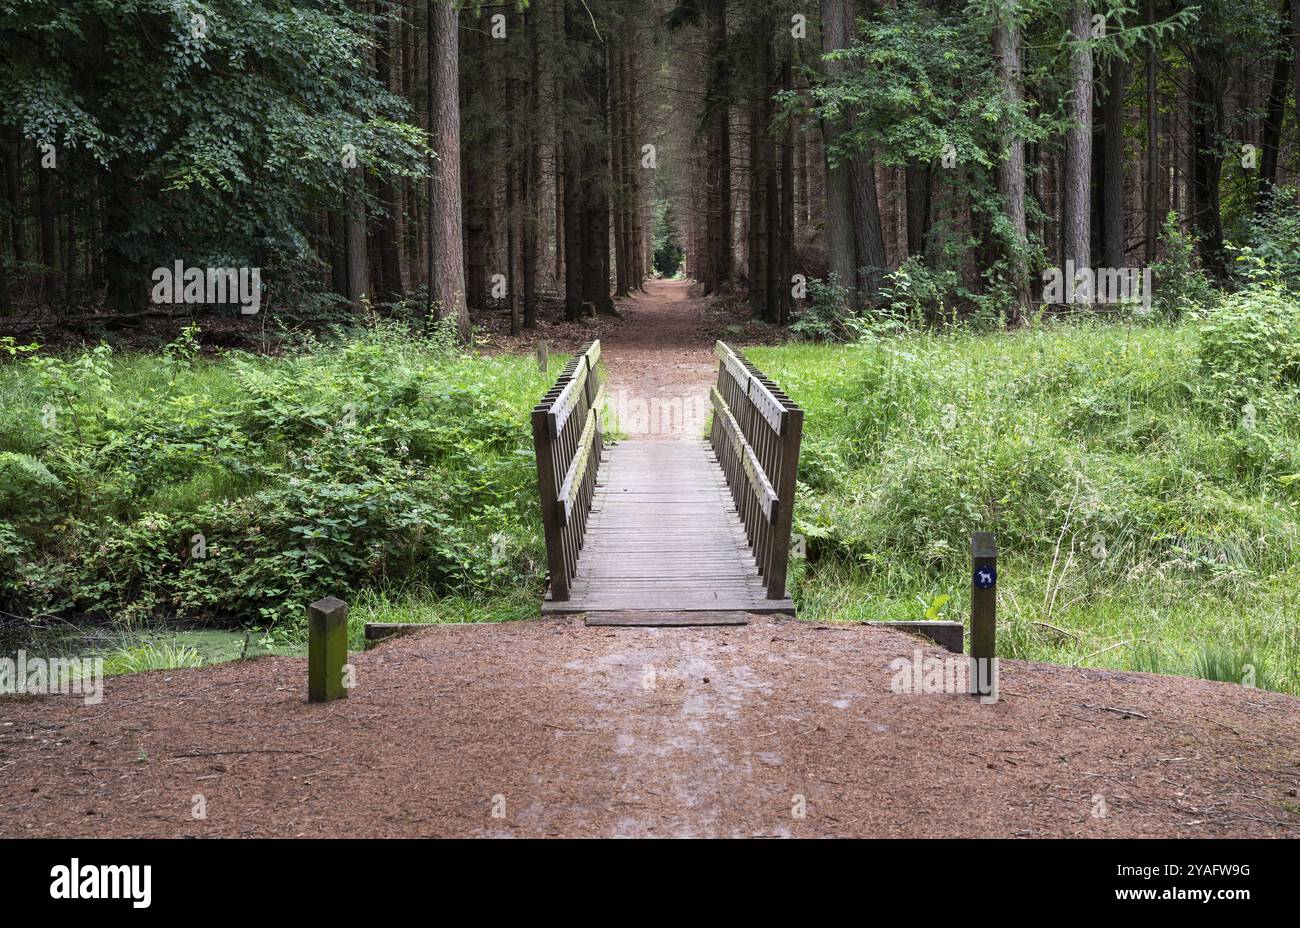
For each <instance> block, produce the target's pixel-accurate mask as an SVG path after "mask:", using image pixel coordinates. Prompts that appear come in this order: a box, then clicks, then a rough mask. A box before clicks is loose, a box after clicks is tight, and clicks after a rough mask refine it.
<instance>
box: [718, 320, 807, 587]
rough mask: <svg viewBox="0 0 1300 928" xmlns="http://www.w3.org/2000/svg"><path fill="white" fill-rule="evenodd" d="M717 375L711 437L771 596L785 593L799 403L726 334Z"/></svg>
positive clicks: (799, 438)
mask: <svg viewBox="0 0 1300 928" xmlns="http://www.w3.org/2000/svg"><path fill="white" fill-rule="evenodd" d="M714 354H716V355H717V358H718V362H719V363H718V383H717V385H716V386H715V387H714V388H713V389H712V390H711V391H710V394H709V395H710V399H711V401H712V404H713V407H714V411H715V412H714V416H713V428H712V429H711V431H710V433H709V441H710V444H712V446H713V450H714V453H715V454H716V455H717V458H718V463H719V464H720V465H721V467H722V472H723V475H724V476H725V477H726V480H727V486H728V487H729V488H730V489H731V495H732V499H733V501H734V502H735V504H736V512H737V514H738V515H739V516H740V520H741V522H742V524H743V525H744V528H745V537H746V538H747V539H748V541H749V543H750V546H751V547H752V548H753V550H754V561H755V566H756V567H757V568H758V572H759V574H760V575H761V576H762V577H763V578H764V582H765V584H766V586H767V595H768V598H769V599H782V598H784V597H785V595H786V590H785V581H786V576H787V574H788V571H789V560H790V531H791V527H792V524H793V517H794V491H795V484H796V481H797V476H798V465H799V445H800V442H801V441H802V438H803V410H802V409H800V408H799V407H798V406H797V405H796V404H795V403H794V402H793V401H792V400H791V399H790V398H789V397H788V396H787V395H786V394H785V393H784V392H783V391H782V390H781V389H780V388H778V387H777V386H776V384H775V383H773V382H772V380H771V379H770V378H768V377H767V376H765V375H764V374H763V372H762V371H760V370H759V369H758V368H757V367H755V366H754V365H753V364H751V363H750V362H749V361H748V360H747V359H746V358H745V357H744V356H743V355H740V354H738V353H737V352H736V351H734V350H733V349H732V348H731V346H729V345H727V344H726V343H725V342H722V341H719V342H717V343H716V344H715V345H714Z"/></svg>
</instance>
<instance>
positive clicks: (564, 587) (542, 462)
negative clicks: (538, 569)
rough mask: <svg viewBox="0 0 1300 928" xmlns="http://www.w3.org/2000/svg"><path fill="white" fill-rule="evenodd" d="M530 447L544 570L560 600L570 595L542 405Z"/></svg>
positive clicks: (552, 449) (535, 417)
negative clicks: (534, 458) (534, 466)
mask: <svg viewBox="0 0 1300 928" xmlns="http://www.w3.org/2000/svg"><path fill="white" fill-rule="evenodd" d="M533 447H534V449H536V451H537V491H538V495H539V496H541V503H542V530H543V532H544V533H545V535H546V571H547V573H548V574H549V575H550V581H551V599H552V600H555V601H557V602H563V601H564V600H567V599H568V598H569V567H568V565H567V564H566V563H565V561H564V545H563V542H562V538H561V532H562V531H563V529H562V528H561V526H560V514H559V512H558V511H557V506H556V496H557V495H558V494H559V490H560V486H559V481H558V480H557V479H556V473H555V446H554V445H553V444H552V442H551V427H550V423H549V421H548V418H547V412H546V409H545V408H541V407H539V408H537V409H534V410H533Z"/></svg>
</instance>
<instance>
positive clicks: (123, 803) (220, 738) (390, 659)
mask: <svg viewBox="0 0 1300 928" xmlns="http://www.w3.org/2000/svg"><path fill="white" fill-rule="evenodd" d="M620 307H621V309H622V310H623V312H624V314H625V315H624V318H623V319H611V320H608V329H607V330H606V331H605V332H603V333H602V336H601V337H602V340H603V345H604V357H605V361H606V364H607V367H608V371H609V384H610V388H611V390H612V399H613V402H614V403H615V405H617V403H618V397H619V393H620V391H622V392H623V394H624V395H625V396H626V397H627V398H628V402H629V404H630V403H632V402H633V401H634V399H635V397H638V396H639V397H642V398H644V399H645V400H647V403H648V400H649V399H653V398H658V399H659V400H660V401H663V400H665V399H666V400H669V401H670V402H669V406H670V408H671V400H672V399H673V398H684V397H689V396H697V397H704V396H707V392H708V386H709V383H710V382H711V381H712V379H713V371H714V367H713V364H714V362H713V360H712V357H711V350H712V340H713V337H714V335H715V333H717V332H720V331H721V329H722V327H724V326H726V325H732V324H733V323H731V322H730V321H729V320H726V319H725V317H724V315H723V313H724V310H720V309H719V308H718V307H717V306H716V304H714V303H713V302H712V301H705V300H692V299H690V298H689V297H688V295H687V289H686V285H685V284H681V283H671V282H653V283H651V284H650V285H649V292H648V293H647V294H645V295H638V296H637V297H633V298H631V299H629V300H627V301H623V302H622V303H621V304H620ZM662 405H663V404H662V402H661V406H662ZM647 425H655V423H647ZM633 437H639V438H686V437H689V429H685V430H684V429H683V428H680V427H678V428H674V427H673V426H672V425H671V424H669V427H668V428H664V427H663V423H662V422H660V423H658V425H657V427H655V428H651V429H649V430H648V434H638V435H635V436H633ZM952 657H953V656H952V655H948V654H947V653H946V652H943V651H940V650H937V649H936V648H934V647H932V646H930V645H929V644H927V643H924V642H921V641H920V640H918V639H913V638H910V637H908V636H906V635H903V634H899V633H896V632H891V631H885V630H881V629H873V628H867V627H863V626H860V625H850V624H844V625H837V626H834V627H828V626H817V625H812V624H809V623H806V622H800V621H794V620H789V619H773V618H761V617H753V618H752V620H751V622H750V624H749V625H746V626H734V627H725V626H724V627H711V628H664V629H656V628H596V627H592V628H588V627H586V626H584V625H583V623H582V621H581V619H580V618H547V619H537V620H534V621H526V622H518V623H509V624H502V625H477V626H468V625H466V626H440V627H434V628H429V629H427V630H421V631H419V632H415V633H411V634H409V635H406V636H404V637H399V638H396V639H393V640H390V641H387V642H385V643H383V644H381V645H379V646H378V647H377V648H375V649H373V650H371V651H368V652H366V653H364V654H354V655H352V656H351V664H352V666H353V668H354V670H355V676H356V686H355V688H354V689H353V690H352V691H351V692H350V695H349V697H348V698H347V699H346V700H342V701H339V702H334V703H329V704H324V705H311V704H308V703H307V702H306V688H307V667H306V661H305V660H302V659H291V658H260V659H257V660H249V661H242V662H236V663H231V664H224V665H220V666H216V667H210V668H205V669H199V670H185V671H157V672H153V673H146V674H140V675H136V676H132V677H124V678H116V679H111V680H109V681H107V683H106V687H105V693H104V699H103V701H102V702H101V703H100V704H98V705H95V706H86V705H83V704H82V701H81V700H80V699H79V698H77V697H75V696H50V697H40V698H7V699H3V700H0V808H3V810H4V813H3V814H2V815H0V836H50V835H60V836H77V835H96V836H108V835H153V836H163V835H167V836H209V835H211V836H218V835H221V836H281V837H286V836H298V835H302V836H310V837H316V836H453V835H476V836H521V837H522V836H738V837H745V836H770V837H781V836H796V837H816V836H879V837H888V836H897V837H918V836H994V837H1049V836H1097V837H1103V836H1187V837H1227V836H1240V837H1244V836H1252V835H1260V836H1275V837H1286V836H1297V835H1300V798H1298V791H1300V700H1296V699H1294V698H1292V697H1289V696H1284V695H1280V694H1276V693H1268V692H1261V691H1257V690H1253V689H1246V688H1243V687H1239V686H1233V685H1229V684H1222V683H1211V682H1206V681H1202V680H1192V679H1185V678H1179V677H1163V676H1156V675H1151V674H1133V673H1117V672H1112V671H1103V670H1084V669H1075V668H1066V667H1055V666H1049V665H1043V664H1031V663H1026V662H1022V661H1004V662H1003V663H1002V672H1001V695H1002V699H1001V700H1000V701H999V702H998V703H997V704H996V705H982V704H981V703H980V702H979V701H978V700H976V699H973V698H971V697H969V696H967V695H964V694H962V695H945V694H943V693H939V692H933V691H928V687H926V686H924V685H922V683H923V681H922V680H917V681H915V682H916V683H917V686H916V687H914V688H913V689H912V690H911V691H901V692H900V691H899V690H900V689H903V690H907V688H906V687H900V686H899V685H898V684H899V681H900V679H901V678H900V675H899V665H897V664H895V663H894V662H897V661H900V660H901V661H903V662H906V663H907V666H911V664H910V662H912V661H914V660H917V661H925V660H930V661H940V660H943V659H945V658H952ZM891 664H893V665H894V666H891ZM934 666H935V665H934V664H930V665H925V669H926V670H927V671H929V672H930V673H931V674H932V673H933V667H934Z"/></svg>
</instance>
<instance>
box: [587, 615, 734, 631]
mask: <svg viewBox="0 0 1300 928" xmlns="http://www.w3.org/2000/svg"><path fill="white" fill-rule="evenodd" d="M586 624H588V625H613V626H624V625H625V626H633V627H642V628H656V627H671V628H676V627H679V626H684V625H748V624H749V614H748V613H745V612H589V613H587V622H586Z"/></svg>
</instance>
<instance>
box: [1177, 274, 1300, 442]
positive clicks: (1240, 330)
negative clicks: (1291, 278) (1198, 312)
mask: <svg viewBox="0 0 1300 928" xmlns="http://www.w3.org/2000/svg"><path fill="white" fill-rule="evenodd" d="M1198 334H1199V336H1200V348H1199V351H1198V356H1199V358H1200V361H1201V372H1202V377H1203V386H1204V395H1205V397H1206V398H1207V400H1208V401H1209V403H1210V404H1211V405H1212V406H1213V408H1214V409H1215V411H1216V413H1217V414H1218V415H1219V416H1220V418H1221V420H1223V421H1233V422H1235V421H1238V420H1241V421H1242V422H1243V423H1244V424H1245V425H1246V426H1247V427H1248V428H1254V427H1255V424H1256V423H1257V422H1258V420H1259V419H1260V418H1261V417H1262V416H1263V415H1264V414H1265V413H1266V412H1267V410H1268V409H1269V408H1271V407H1273V406H1275V405H1276V404H1277V403H1278V402H1279V401H1281V402H1290V396H1291V391H1292V389H1293V388H1294V387H1295V386H1296V385H1297V384H1300V297H1297V296H1296V295H1294V294H1291V293H1288V292H1287V291H1285V290H1283V289H1281V288H1279V287H1275V286H1256V287H1250V288H1248V289H1246V290H1243V291H1240V292H1238V293H1234V294H1232V295H1230V296H1228V297H1227V298H1225V299H1224V300H1223V301H1222V303H1221V304H1220V305H1219V306H1217V307H1215V308H1214V309H1213V310H1211V311H1210V312H1209V313H1208V314H1207V315H1206V317H1205V318H1204V319H1203V320H1202V322H1201V323H1200V325H1199V328H1198ZM1279 394H1282V396H1281V397H1280V396H1279Z"/></svg>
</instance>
